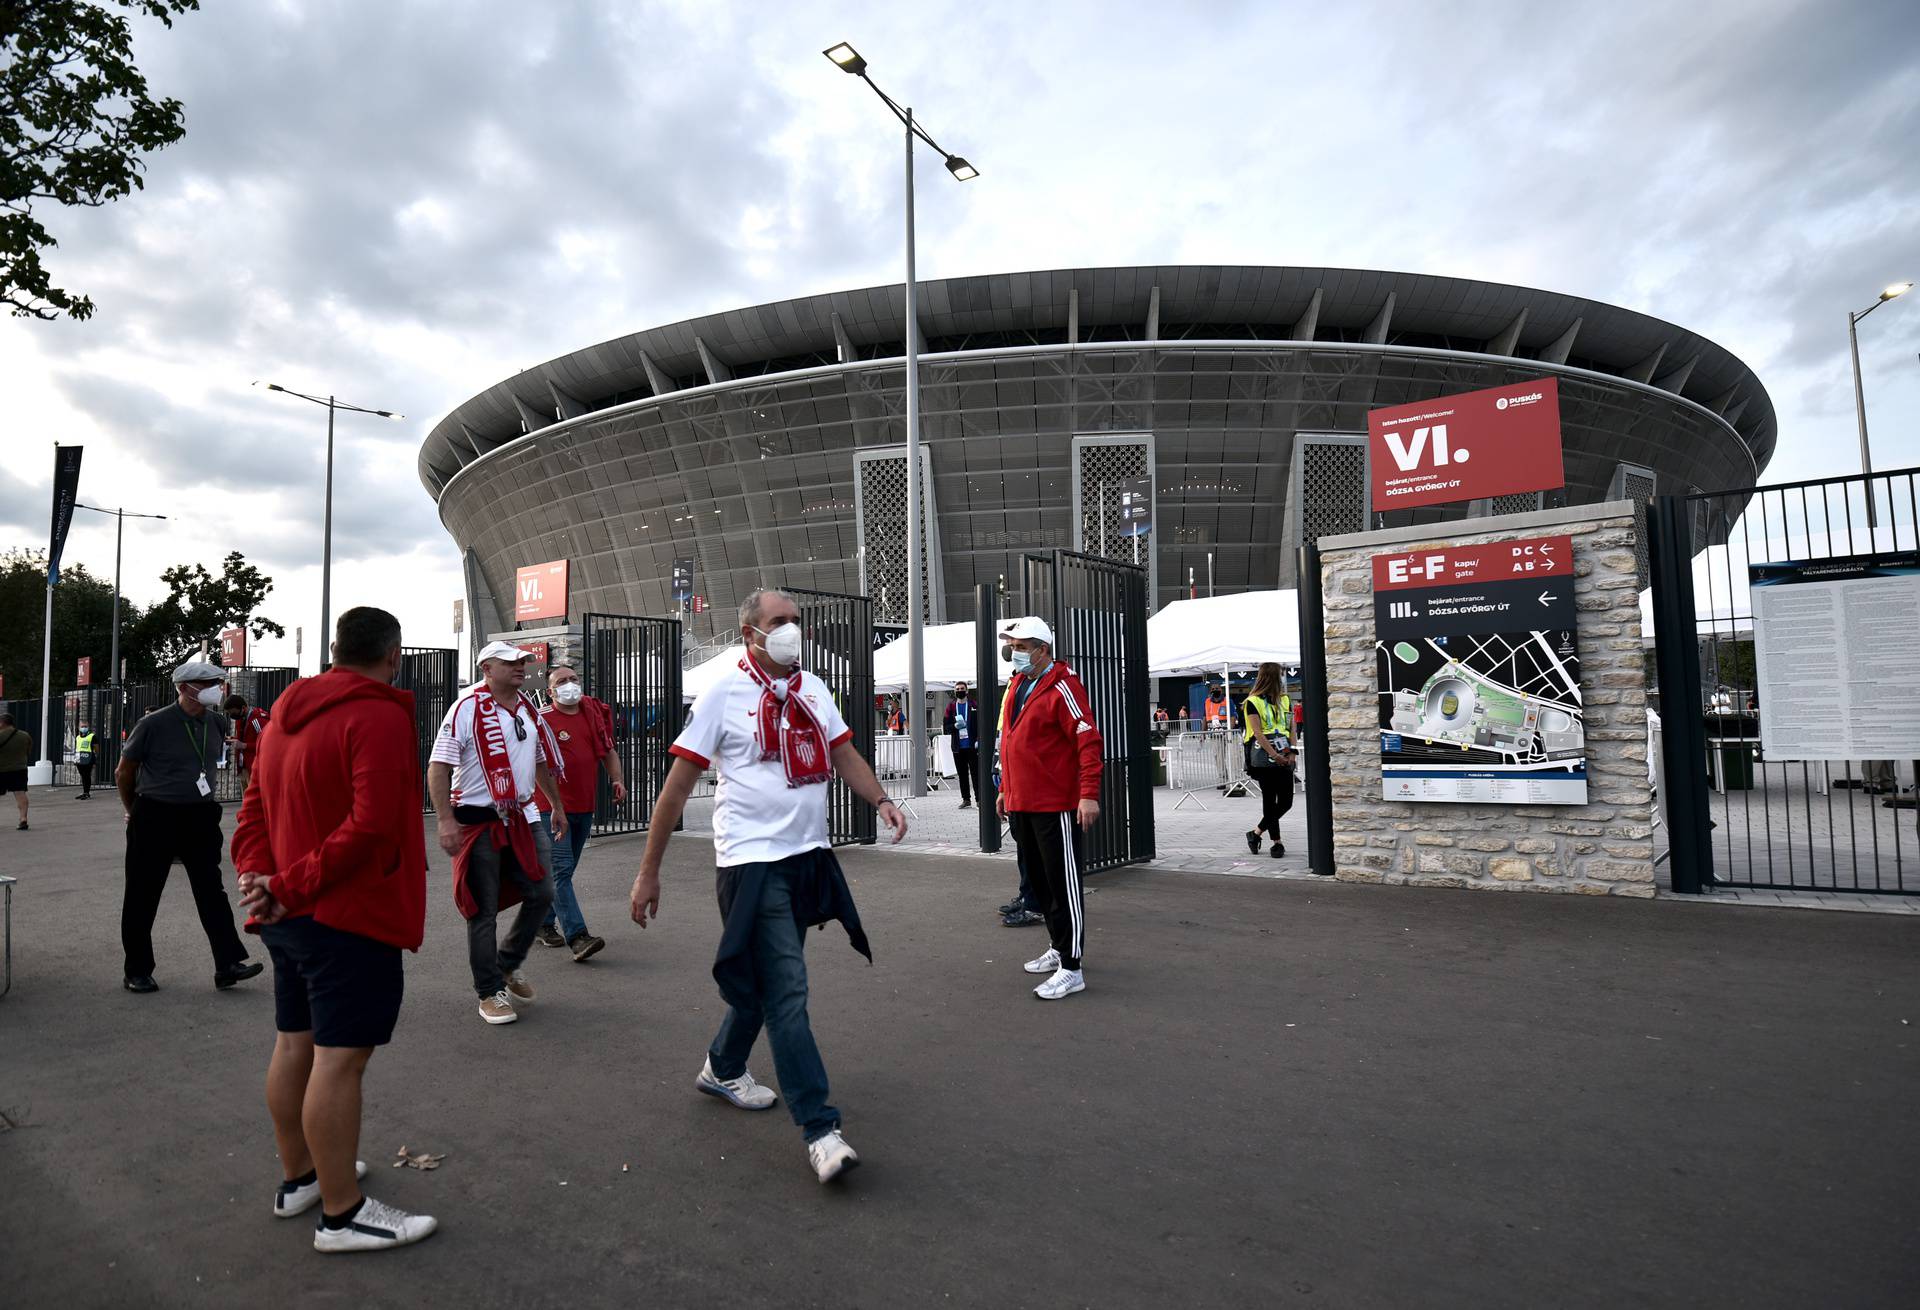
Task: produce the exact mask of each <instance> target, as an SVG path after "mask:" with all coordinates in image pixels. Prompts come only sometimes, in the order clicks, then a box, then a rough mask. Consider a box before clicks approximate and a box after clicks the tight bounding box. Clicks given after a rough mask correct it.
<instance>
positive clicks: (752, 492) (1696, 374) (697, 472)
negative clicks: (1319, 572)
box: [419, 266, 1776, 642]
mask: <svg viewBox="0 0 1920 1310" xmlns="http://www.w3.org/2000/svg"><path fill="white" fill-rule="evenodd" d="M902 301H903V295H902V290H901V288H900V287H899V286H898V285H897V284H896V285H892V286H881V287H869V288H866V289H864V290H859V291H847V292H837V293H833V294H827V295H818V296H808V297H803V298H800V299H797V300H787V301H782V302H779V303H776V304H769V305H761V306H757V307H754V308H749V309H737V310H731V311H728V312H726V313H719V314H713V315H709V316H707V317H704V318H696V319H691V320H689V321H686V322H682V323H674V324H670V325H668V326H665V327H656V328H650V329H647V330H645V331H640V332H635V333H633V334H631V335H628V336H623V337H619V338H617V339H615V340H612V341H607V342H603V343H601V344H599V345H596V346H589V347H587V348H585V349H582V350H578V351H575V352H573V353H571V354H567V355H563V356H560V357H559V358H557V359H553V360H550V361H548V362H547V363H545V364H541V365H538V366H536V367H533V368H529V369H527V370H525V371H523V372H520V373H517V374H515V375H514V376H513V377H511V378H508V379H506V380H504V381H501V382H498V383H496V384H494V385H493V386H491V387H489V388H488V389H487V390H485V391H483V392H481V393H480V394H479V395H477V396H474V397H473V398H472V399H470V400H468V401H466V402H464V403H463V404H461V405H459V406H458V407H456V408H455V409H454V410H453V411H452V412H451V413H450V414H448V415H447V416H446V418H445V419H443V420H442V421H441V422H440V423H439V424H438V425H436V426H435V428H434V429H433V431H432V432H431V434H429V436H428V437H427V439H426V441H425V443H424V445H423V446H422V448H421V452H420V460H419V469H420V477H421V481H422V482H423V483H424V484H425V486H426V488H427V490H428V491H429V493H430V494H432V495H433V497H434V498H435V500H436V501H437V502H438V503H439V510H440V517H441V521H442V522H443V523H444V524H445V526H446V527H447V529H448V531H449V532H450V533H451V534H452V535H453V537H454V539H455V541H456V542H457V543H458V544H459V546H460V547H461V549H462V551H463V552H464V554H465V559H466V580H467V591H468V604H469V608H470V613H471V615H472V628H473V630H475V631H481V632H484V631H498V630H501V629H503V628H505V627H508V626H511V623H512V605H511V599H512V594H513V585H514V575H515V571H516V569H518V568H519V567H521V566H523V565H530V564H535V563H539V562H542V561H549V560H558V559H566V560H568V561H570V562H571V584H572V594H571V603H570V605H569V617H570V618H572V619H574V620H576V621H577V620H578V618H579V617H580V615H581V614H583V613H585V612H587V611H589V610H591V611H599V612H609V613H619V614H641V615H659V614H667V613H671V612H673V611H674V610H675V609H676V608H677V607H676V606H675V604H674V602H673V599H672V595H671V576H672V567H673V562H674V561H675V560H676V559H685V558H691V559H692V560H693V561H694V567H695V576H694V580H693V590H694V591H695V592H696V593H698V594H700V595H702V596H703V597H705V599H706V602H707V605H708V607H709V612H708V613H707V614H706V615H704V616H698V617H694V618H692V619H691V620H690V622H691V627H692V631H691V632H690V634H689V635H690V638H691V640H693V641H694V642H700V641H703V640H708V639H713V638H716V637H723V636H725V635H726V634H727V633H729V632H730V630H731V628H732V626H733V619H732V617H731V615H730V613H729V611H730V610H731V608H732V607H733V606H734V605H735V604H736V603H737V602H738V600H739V599H740V597H742V596H743V595H744V594H745V593H746V592H747V591H749V590H750V589H752V588H753V587H754V586H757V585H759V584H761V583H763V582H779V583H785V584H787V585H791V586H799V587H812V588H818V589H822V590H828V591H851V592H864V593H866V594H868V595H870V596H872V597H873V598H874V601H875V618H876V620H877V621H890V622H904V621H905V619H906V605H907V597H908V593H909V589H908V587H907V586H906V582H907V575H906V554H907V552H906V540H907V528H906V520H907V513H906V510H907V502H906V493H907V478H906V454H905V444H904V443H905V440H906V436H905V416H904V411H905V392H904V385H905V374H906V370H905V367H904V351H905V340H906V337H905V330H906V329H905V314H904V308H903V304H902ZM919 317H920V322H919V331H920V334H921V342H922V345H921V350H922V354H921V382H922V386H921V406H922V416H923V426H922V434H923V444H922V456H923V470H924V474H925V476H924V477H923V480H922V486H923V500H924V506H925V513H924V514H923V516H922V523H923V525H924V526H923V533H924V544H925V547H926V549H925V551H924V553H923V557H922V558H923V560H924V564H925V572H926V576H927V581H928V584H929V585H928V586H927V587H926V588H925V592H924V594H925V597H926V610H925V613H926V617H927V619H928V620H929V621H935V622H937V621H941V620H945V619H948V618H954V619H960V618H966V617H970V614H971V596H972V590H973V587H974V586H975V584H976V583H980V582H989V583H991V582H995V581H996V580H998V579H1001V578H1008V579H1013V578H1017V577H1019V576H1020V569H1019V567H1018V560H1019V557H1020V555H1021V554H1022V553H1023V552H1025V551H1028V550H1032V549H1044V548H1051V547H1069V548H1074V549H1080V550H1085V551H1088V552H1090V553H1094V554H1105V555H1108V556H1111V557H1113V558H1116V559H1122V560H1134V559H1137V560H1138V561H1139V562H1140V563H1142V564H1143V565H1147V566H1149V567H1150V570H1151V573H1150V583H1151V592H1150V596H1151V598H1152V603H1153V605H1154V606H1155V607H1156V608H1157V607H1158V606H1160V605H1163V604H1165V603H1167V602H1168V601H1171V600H1175V599H1179V598H1181V597H1184V596H1186V595H1187V594H1188V592H1189V586H1190V583H1189V579H1190V578H1191V579H1192V583H1191V585H1192V586H1194V587H1197V588H1198V589H1199V590H1200V592H1201V594H1205V593H1206V588H1207V587H1208V586H1209V585H1211V586H1212V587H1213V588H1214V589H1215V590H1217V591H1219V592H1229V591H1239V590H1246V589H1258V588H1268V587H1275V586H1287V585H1291V584H1292V581H1293V559H1294V548H1295V547H1296V546H1298V545H1299V544H1300V542H1301V541H1302V540H1304V539H1309V538H1314V537H1318V536H1322V535H1326V534H1329V533H1335V532H1346V531H1356V530H1359V529H1361V528H1363V527H1365V526H1366V525H1367V522H1368V512H1367V506H1366V496H1367V491H1366V488H1367V477H1366V447H1365V442H1364V437H1365V433H1366V426H1367V425H1366V415H1367V412H1368V411H1369V410H1371V409H1375V408H1379V407H1381V406H1385V405H1393V404H1400V403H1404V402H1408V401H1415V400H1422V399H1428V398H1431V397H1434V396H1440V395H1446V394H1449V393H1454V392H1461V391H1469V390H1474V389H1478V388H1482V387H1491V386H1498V385H1502V384H1505V383H1510V382H1520V381H1525V380H1528V379H1532V378H1538V377H1543V376H1553V377H1556V378H1558V379H1559V384H1560V395H1561V408H1562V422H1563V434H1564V435H1563V442H1564V449H1565V460H1566V474H1567V487H1566V491H1565V493H1564V499H1565V501H1566V502H1567V503H1573V504H1580V503H1591V502H1597V501H1602V500H1607V499H1612V498H1616V497H1623V496H1624V497H1626V498H1634V499H1640V500H1644V499H1646V498H1647V497H1648V496H1650V495H1651V494H1654V493H1656V492H1659V493H1669V492H1671V493H1684V492H1687V491H1691V490H1728V489H1731V490H1738V489H1743V488H1747V487H1751V486H1752V485H1753V484H1754V482H1755V481H1756V479H1757V478H1758V476H1759V473H1760V471H1761V470H1762V469H1764V468H1765V466H1766V464H1767V461H1768V459H1769V458H1770V457H1771V455H1772V453H1773V448H1774V441H1775V435H1776V432H1775V420H1774V412H1773V404H1772V401H1771V400H1770V399H1769V398H1768V396H1767V392H1766V389H1765V388H1764V387H1763V386H1762V385H1761V383H1760V381H1759V379H1758V378H1757V377H1756V376H1755V375H1754V373H1753V371H1752V370H1751V369H1749V368H1748V367H1747V366H1746V365H1744V364H1743V363H1741V362H1740V361H1739V360H1738V359H1736V358H1735V357H1734V356H1733V355H1731V354H1730V353H1728V352H1727V351H1726V350H1724V349H1722V348H1721V347H1719V346H1717V345H1715V344H1714V343H1713V342H1711V341H1708V340H1706V339H1705V338H1703V337H1700V336H1698V335H1696V334H1694V333H1692V332H1688V331H1686V330H1685V329H1683V328H1680V327H1676V326H1674V325H1673V324H1670V323H1666V322H1663V321H1661V320H1659V319H1657V318H1652V317H1649V316H1647V315H1645V314H1639V313H1635V312H1634V311H1632V310H1627V309H1621V308H1617V307H1614V306H1611V305H1605V304H1600V303H1598V302H1595V301H1592V300H1586V299H1582V298H1580V297H1577V296H1568V295H1559V294H1555V293H1552V292H1546V291H1535V290H1529V289H1526V288H1522V287H1513V286H1504V285H1499V284H1494V283H1486V282H1474V281H1467V280H1462V279H1458V278H1446V277H1431V276H1426V275H1422V274H1406V273H1390V272H1372V271H1366V270H1358V269H1315V268H1270V267H1232V266H1161V267H1134V268H1092V269H1063V270H1055V271H1051V272H1031V273H1003V274H992V275H988V276H983V277H965V278H952V279H947V280H944V281H934V282H926V283H923V284H922V286H921V293H920V315H919ZM1143 479H1144V480H1148V481H1145V482H1143ZM1142 487H1147V488H1150V495H1151V517H1150V519H1149V520H1148V526H1147V527H1146V528H1145V530H1144V531H1143V532H1140V533H1139V534H1138V535H1132V536H1130V535H1126V532H1125V531H1124V530H1125V529H1127V528H1128V527H1129V524H1130V520H1126V519H1123V518H1122V512H1121V500H1122V494H1123V493H1126V492H1129V491H1130V490H1137V489H1140V488H1142ZM1538 503H1539V501H1538V498H1534V497H1501V498H1499V501H1498V502H1476V503H1474V504H1471V505H1466V506H1454V507H1445V508H1441V509H1433V510H1424V511H1402V512H1400V513H1398V514H1396V515H1394V516H1391V517H1390V518H1389V520H1388V521H1389V522H1404V521H1410V516H1412V515H1419V516H1420V517H1421V518H1433V519H1436V520H1438V519H1442V518H1450V517H1461V516H1465V515H1470V514H1474V515H1477V514H1485V513H1492V512H1504V511H1508V510H1515V509H1522V508H1530V507H1533V506H1534V505H1536V504H1538ZM1549 503H1553V502H1551V501H1549ZM1717 526H1718V525H1713V524H1701V525H1698V528H1699V530H1698V531H1697V532H1696V538H1695V539H1696V542H1703V541H1704V540H1706V539H1707V537H1708V536H1709V535H1711V534H1712V533H1713V532H1714V531H1715V529H1716V527H1717ZM1136 552H1137V553H1136Z"/></svg>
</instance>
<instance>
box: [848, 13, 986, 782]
mask: <svg viewBox="0 0 1920 1310" xmlns="http://www.w3.org/2000/svg"><path fill="white" fill-rule="evenodd" d="M821 53H822V54H824V55H826V57H827V58H828V59H830V60H832V61H833V63H834V65H835V66H836V67H838V68H839V69H840V70H841V71H842V72H845V73H851V74H853V75H854V76H855V77H857V78H859V79H860V80H861V81H863V82H865V83H866V84H867V86H868V87H869V88H871V89H872V91H873V93H874V94H875V95H877V96H879V97H880V100H881V102H882V103H883V104H885V105H886V107H887V108H888V109H890V110H892V111H893V114H894V117H896V118H898V119H899V120H900V122H901V123H902V124H903V125H905V127H906V130H907V304H906V310H907V330H906V336H907V605H908V613H907V702H908V704H909V705H910V706H911V707H912V710H911V717H910V718H909V720H908V728H909V730H910V732H911V734H912V743H911V745H910V746H909V748H908V749H909V750H910V751H911V753H912V755H913V761H912V769H913V772H912V775H911V778H912V781H911V785H910V787H909V793H910V794H911V795H913V796H925V795H926V794H927V674H926V669H925V668H924V667H923V657H922V651H923V649H924V639H923V635H922V631H921V630H922V627H923V626H924V625H923V620H922V614H921V611H922V610H923V609H924V607H925V599H924V596H923V594H922V592H923V588H922V587H921V583H920V557H921V549H920V319H919V315H918V313H917V312H916V305H915V302H916V300H917V299H918V295H917V285H918V284H917V279H916V274H915V268H914V238H913V142H914V138H915V137H918V138H919V139H920V140H922V141H924V142H926V143H927V145H929V146H930V147H932V148H933V150H934V152H935V153H937V154H938V155H939V156H940V157H941V158H942V159H944V160H945V161H946V165H947V171H948V172H949V173H951V174H953V176H954V178H955V179H956V180H958V181H961V182H970V181H972V180H973V179H974V178H976V177H978V176H980V170H979V169H977V168H975V167H974V166H973V165H972V164H969V163H968V162H967V161H966V160H964V159H962V158H961V157H960V156H959V155H951V154H948V153H947V152H946V151H945V150H943V149H941V147H940V143H939V142H937V141H935V140H934V139H933V138H932V137H930V136H928V135H927V132H926V129H925V128H923V127H921V126H920V125H919V124H918V123H916V122H914V120H913V110H912V109H911V108H908V107H903V106H901V105H900V104H899V103H898V102H896V101H895V100H894V98H893V97H892V96H890V95H888V94H887V93H886V92H885V91H882V90H881V89H880V88H879V87H877V86H875V85H874V82H873V79H872V78H870V77H868V76H867V61H866V60H865V59H862V58H861V57H860V52H859V51H857V50H855V49H854V48H853V47H852V46H850V45H848V44H847V43H846V42H845V41H842V42H841V43H840V44H838V45H835V46H829V47H828V48H827V49H825V50H823V51H821ZM935 567H938V566H937V565H936V566H935Z"/></svg>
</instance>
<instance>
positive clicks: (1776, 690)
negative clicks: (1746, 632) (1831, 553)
mask: <svg viewBox="0 0 1920 1310" xmlns="http://www.w3.org/2000/svg"><path fill="white" fill-rule="evenodd" d="M1747 579H1748V584H1749V588H1750V594H1751V595H1752V597H1753V642H1754V672H1755V680H1756V681H1757V682H1758V683H1759V686H1758V687H1757V688H1756V691H1757V692H1758V693H1759V710H1760V748H1761V751H1762V752H1763V753H1764V754H1765V756H1766V757H1767V758H1768V759H1771V760H1910V759H1915V758H1920V659H1916V658H1915V654H1914V647H1915V643H1916V640H1920V553H1917V552H1914V551H1903V552H1899V553H1895V554H1882V555H1846V556H1840V557H1837V558H1833V559H1823V560H1807V561H1782V562H1776V563H1766V564H1753V565H1749V566H1748V569H1747Z"/></svg>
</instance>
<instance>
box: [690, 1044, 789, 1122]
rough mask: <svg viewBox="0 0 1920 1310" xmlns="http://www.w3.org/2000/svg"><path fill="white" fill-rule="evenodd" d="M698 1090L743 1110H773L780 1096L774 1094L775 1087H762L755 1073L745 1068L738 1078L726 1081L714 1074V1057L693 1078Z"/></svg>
mask: <svg viewBox="0 0 1920 1310" xmlns="http://www.w3.org/2000/svg"><path fill="white" fill-rule="evenodd" d="M693 1086H694V1089H695V1090H696V1091H702V1092H705V1093H706V1094H707V1095H708V1096H717V1097H719V1098H720V1099H721V1100H723V1101H726V1102H729V1103H730V1104H733V1105H737V1106H739V1107H740V1108H741V1109H742V1110H771V1109H772V1108H773V1103H774V1102H775V1101H777V1100H779V1099H780V1098H779V1097H778V1096H776V1095H774V1091H773V1088H771V1087H762V1086H761V1085H760V1084H759V1083H756V1082H755V1081H753V1075H752V1074H750V1073H748V1072H747V1071H746V1070H745V1069H742V1070H741V1071H740V1076H739V1077H738V1078H729V1079H727V1080H726V1081H725V1082H722V1081H720V1079H718V1078H715V1077H714V1076H713V1057H712V1056H711V1055H709V1056H708V1057H707V1062H706V1063H705V1064H703V1065H701V1066H700V1076H699V1077H698V1078H696V1079H694V1080H693Z"/></svg>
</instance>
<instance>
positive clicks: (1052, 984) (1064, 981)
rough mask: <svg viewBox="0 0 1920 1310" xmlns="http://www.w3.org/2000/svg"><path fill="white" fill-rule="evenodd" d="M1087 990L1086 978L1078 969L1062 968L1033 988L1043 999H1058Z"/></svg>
mask: <svg viewBox="0 0 1920 1310" xmlns="http://www.w3.org/2000/svg"><path fill="white" fill-rule="evenodd" d="M1086 990H1087V979H1086V976H1085V975H1084V974H1082V973H1081V972H1080V971H1079V970H1078V969H1062V970H1060V971H1059V972H1058V973H1056V974H1054V975H1053V977H1051V978H1049V979H1047V980H1046V981H1045V982H1043V983H1041V984H1040V985H1039V986H1038V987H1036V988H1034V989H1033V994H1034V995H1035V996H1038V997H1039V998H1040V999H1041V1000H1043V1001H1058V1000H1063V999H1065V998H1066V997H1069V996H1071V995H1073V994H1074V993H1075V992H1084V991H1086Z"/></svg>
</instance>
